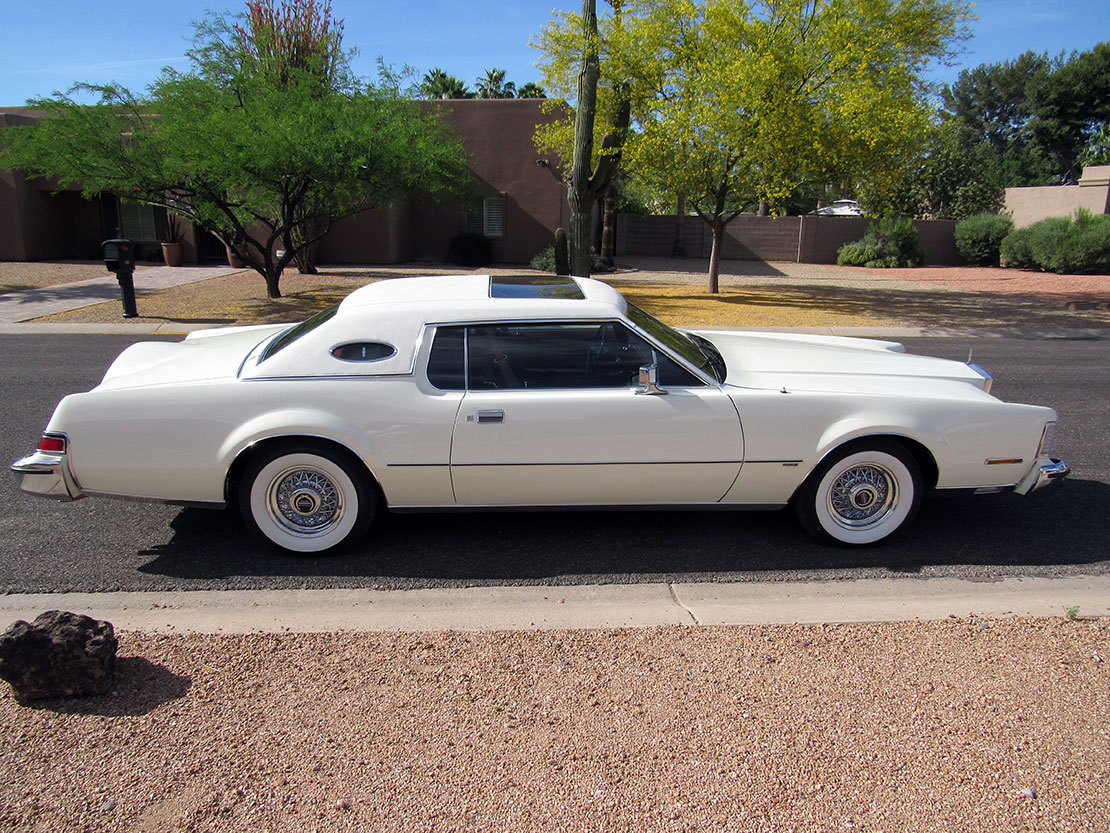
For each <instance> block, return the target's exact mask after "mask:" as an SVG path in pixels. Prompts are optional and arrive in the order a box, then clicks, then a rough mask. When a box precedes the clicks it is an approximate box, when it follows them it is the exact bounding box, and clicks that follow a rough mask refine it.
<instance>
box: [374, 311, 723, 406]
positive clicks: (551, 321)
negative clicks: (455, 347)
mask: <svg viewBox="0 0 1110 833" xmlns="http://www.w3.org/2000/svg"><path fill="white" fill-rule="evenodd" d="M529 324H534V325H537V326H545V325H557V324H621V325H622V326H624V327H626V328H627V329H628V330H629V331H630V332H633V333H635V334H636V335H637V336H638V337H640V338H642V339H643V340H644V341H645V342H646V343H647V344H648V346H650V347H651V348H652V349H654V350H656V351H658V352H660V353H662V354H663V355H664V356H666V357H667V358H669V359H670V360H671V361H673V362H674V363H675V364H676V365H678V366H679V367H680V368H682V369H683V370H685V371H687V372H689V373H690V375H692V376H693V377H694V378H695V379H697V380H699V381H700V382H701V383H702V384H701V385H698V386H690V385H660V387H662V388H664V389H665V390H697V389H698V388H699V387H707V388H715V389H717V390H721V389H722V388H723V387H724V383H723V382H718V381H717V380H716V379H714V378H713V377H712V376H709V375H708V374H706V373H705V372H704V371H702V370H701V369H700V368H698V367H695V366H694V365H692V364H691V363H690V362H688V361H686V360H685V359H683V358H682V357H681V356H677V355H675V354H674V353H672V352H671V351H670V350H668V349H667V348H666V347H664V346H663V345H662V344H660V343H659V342H658V341H657V340H656V339H654V338H652V337H651V336H650V335H649V334H648V333H646V332H645V331H644V330H642V329H640V328H639V327H637V326H636V325H635V324H634V323H633V322H632V321H631V320H629V319H627V318H621V317H618V318H612V317H608V318H527V319H519V318H513V319H505V318H500V319H493V320H484V319H477V320H465V321H429V322H427V323H425V324H424V326H423V329H422V333H421V338H420V342H423V341H424V339H425V338H426V336H425V333H426V332H427V331H428V330H433V329H438V328H439V327H464V328H465V330H464V333H465V335H464V338H463V351H464V354H463V369H464V373H465V377H466V389H465V390H466V392H467V393H470V392H472V391H473V388H471V387H470V364H469V356H470V328H471V327H488V326H491V325H501V326H506V327H512V326H526V325H529ZM421 346H422V345H421V344H418V346H417V352H416V354H414V357H415V356H416V355H419V352H420V347H421ZM429 347H430V343H429ZM430 358H431V353H430V351H429V354H428V356H427V357H426V358H425V360H424V362H423V365H424V378H425V379H427V378H428V359H430ZM383 375H384V374H383ZM428 384H429V385H431V384H432V383H431V381H428ZM432 387H435V385H432ZM436 390H440V388H436ZM517 390H529V391H539V390H543V391H571V390H574V391H583V390H587V391H588V390H592V391H599V390H626V388H623V387H614V388H582V387H577V388H505V389H502V390H501V392H502V393H511V392H513V391H517ZM627 390H634V386H629V387H628V388H627ZM475 392H477V393H484V392H485V391H475Z"/></svg>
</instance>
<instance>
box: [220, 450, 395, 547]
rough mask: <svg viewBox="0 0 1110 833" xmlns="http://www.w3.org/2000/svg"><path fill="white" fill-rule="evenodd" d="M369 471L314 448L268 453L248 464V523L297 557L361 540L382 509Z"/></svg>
mask: <svg viewBox="0 0 1110 833" xmlns="http://www.w3.org/2000/svg"><path fill="white" fill-rule="evenodd" d="M377 504H378V499H377V494H376V493H375V490H374V487H373V483H372V482H371V479H370V476H369V473H368V472H367V471H366V469H365V467H364V466H362V464H361V463H359V462H358V461H357V460H355V459H354V458H353V457H351V456H350V455H348V454H344V453H342V452H340V451H339V450H336V449H332V448H328V447H323V446H319V447H317V446H313V445H303V446H298V445H286V446H281V447H275V448H270V449H265V450H263V451H261V452H259V453H258V454H257V455H256V456H255V457H254V458H252V459H251V460H250V462H249V463H248V464H247V467H246V469H245V470H244V471H243V477H242V479H241V481H240V486H239V508H240V511H241V512H242V515H243V519H244V520H245V521H246V523H247V525H248V526H249V527H250V528H251V529H252V530H253V531H254V532H255V533H257V534H258V535H260V536H261V537H262V538H264V539H265V540H267V541H269V542H270V543H272V544H275V545H276V546H278V547H280V548H282V549H283V550H287V551H289V552H292V553H298V554H302V555H319V554H322V553H326V552H331V551H334V550H336V549H339V548H341V547H345V546H348V545H350V544H353V543H355V542H356V541H358V540H359V539H360V538H361V537H362V536H363V535H364V534H365V533H366V530H367V529H368V528H369V526H370V522H371V521H372V520H373V519H374V514H375V512H376V510H377Z"/></svg>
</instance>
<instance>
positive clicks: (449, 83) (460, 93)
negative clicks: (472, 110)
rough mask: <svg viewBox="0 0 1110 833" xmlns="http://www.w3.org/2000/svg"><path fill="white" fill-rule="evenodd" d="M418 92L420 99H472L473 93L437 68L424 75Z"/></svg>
mask: <svg viewBox="0 0 1110 833" xmlns="http://www.w3.org/2000/svg"><path fill="white" fill-rule="evenodd" d="M418 92H419V94H420V97H421V98H431V99H436V98H474V93H473V92H471V91H470V89H469V88H468V87H467V86H466V84H464V83H463V81H462V80H461V79H459V78H456V77H455V76H454V75H448V74H447V73H446V72H444V71H443V70H442V69H440V68H439V67H436V68H435V69H433V70H432V71H431V72H427V73H425V74H424V80H422V81H421V82H420V86H419V88H418Z"/></svg>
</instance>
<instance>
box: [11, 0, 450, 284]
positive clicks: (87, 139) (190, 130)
mask: <svg viewBox="0 0 1110 833" xmlns="http://www.w3.org/2000/svg"><path fill="white" fill-rule="evenodd" d="M256 10H258V11H259V13H256ZM310 11H311V12H312V15H311V16H310V17H306V15H307V14H308V13H309V12H310ZM290 26H294V27H300V28H295V29H292V30H291V29H290ZM340 34H341V27H340V26H339V25H338V24H337V23H335V22H334V21H333V20H332V19H331V14H330V7H329V6H328V5H327V4H326V3H324V4H322V5H321V4H318V3H316V2H315V0H294V1H293V2H283V3H282V4H281V5H280V7H274V6H273V4H272V0H263V2H261V3H257V4H252V5H251V7H250V8H249V13H248V14H247V15H246V16H244V17H242V18H240V19H238V20H237V21H236V22H230V21H228V20H227V19H225V18H223V17H222V16H219V15H216V16H210V17H209V18H208V19H206V21H205V22H204V23H203V24H200V25H199V26H198V28H197V33H196V40H195V42H194V44H195V45H194V49H193V50H192V51H191V52H190V58H191V60H192V64H193V66H192V69H191V70H190V71H189V72H187V73H178V72H174V71H173V70H170V69H166V70H164V71H163V73H162V75H161V76H160V77H159V78H158V80H157V81H155V82H154V83H153V84H152V85H151V86H150V88H149V89H148V93H147V95H145V96H136V95H134V94H132V93H131V92H129V91H128V90H126V89H124V88H122V87H119V86H115V85H99V86H98V85H91V86H90V85H78V86H77V87H75V88H74V90H71V93H72V92H74V91H83V92H91V93H94V94H96V95H99V103H98V104H96V105H94V106H82V105H79V104H78V103H77V102H76V101H74V99H73V98H72V97H70V96H69V95H62V94H56V95H55V96H54V97H52V98H48V99H41V100H38V101H35V102H32V105H33V106H35V107H37V108H39V109H41V110H43V111H44V114H45V115H46V118H43V119H41V120H40V121H39V122H38V123H37V124H35V125H29V126H21V127H15V128H12V129H9V130H8V131H6V132H5V133H4V135H3V136H2V137H0V143H2V145H3V146H4V149H3V151H2V152H0V164H2V165H4V166H6V167H11V168H19V169H22V170H24V171H26V172H27V173H29V174H31V175H34V176H43V177H55V178H57V180H58V181H59V182H60V183H61V184H62V185H63V186H66V185H74V184H80V185H81V186H82V187H83V189H84V193H85V195H86V196H92V195H96V194H101V193H113V194H116V195H118V196H120V197H122V198H125V199H129V200H133V201H138V202H144V203H148V204H151V205H156V206H165V207H166V208H167V209H168V210H170V211H172V212H174V213H176V214H177V215H179V216H182V217H185V218H187V219H189V220H191V221H192V222H193V223H195V224H196V225H197V226H198V227H199V228H201V229H204V230H208V231H211V232H212V233H213V234H215V235H216V236H217V237H218V238H219V239H220V240H222V241H223V242H224V243H226V244H227V245H229V246H234V247H235V249H236V250H237V252H238V253H239V254H240V255H241V256H242V257H244V259H245V260H246V262H247V263H248V264H249V265H250V266H251V268H253V269H254V270H255V271H257V272H258V273H259V274H260V275H262V276H263V278H264V279H265V282H266V289H267V294H268V295H269V296H270V297H271V298H278V297H280V296H281V292H280V283H279V282H280V277H281V273H282V270H283V269H284V268H285V266H286V265H287V264H288V263H289V262H290V261H291V260H292V259H293V258H294V257H295V256H296V255H297V253H298V252H299V251H301V250H302V249H303V248H304V247H306V246H309V245H311V244H313V243H315V242H316V241H318V240H319V239H320V238H321V237H322V236H323V235H324V234H325V233H326V232H327V231H328V229H330V228H331V226H332V224H333V223H335V222H336V221H337V220H339V219H340V218H343V217H347V216H351V215H353V214H356V213H358V212H361V211H364V210H366V209H368V208H373V207H379V206H384V205H387V204H389V203H391V202H394V201H396V200H400V199H403V198H406V197H417V196H420V197H423V196H428V197H432V198H437V197H443V196H448V195H455V194H458V193H459V192H460V190H461V183H463V182H465V181H466V178H467V177H468V174H467V172H466V166H465V161H464V159H463V155H462V150H461V146H460V143H459V141H458V140H457V138H455V137H454V136H453V135H452V134H451V133H450V132H449V130H448V128H447V127H446V126H445V125H444V123H443V122H442V121H441V120H440V119H439V118H438V117H437V115H436V114H434V113H426V112H422V111H421V109H420V108H419V106H418V105H417V104H416V103H414V102H409V101H406V100H404V99H403V97H402V96H401V94H400V92H399V91H398V90H397V89H396V88H395V87H393V86H391V85H388V84H364V83H363V82H360V81H358V80H356V79H354V78H353V77H352V76H351V74H350V72H349V65H348V63H347V61H346V55H345V54H344V53H343V52H342V49H341V36H340ZM306 45H307V46H308V47H309V53H310V54H308V55H305V54H304V53H303V52H302V51H300V47H301V46H306ZM313 45H315V48H313ZM278 249H284V253H283V254H282V256H281V257H278V256H277V255H276V251H277V250H278Z"/></svg>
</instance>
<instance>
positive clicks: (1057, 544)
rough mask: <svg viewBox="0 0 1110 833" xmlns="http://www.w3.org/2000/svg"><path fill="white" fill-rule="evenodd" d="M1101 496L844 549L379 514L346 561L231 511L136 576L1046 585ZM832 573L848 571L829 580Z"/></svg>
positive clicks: (1082, 494)
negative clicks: (965, 577) (968, 570)
mask: <svg viewBox="0 0 1110 833" xmlns="http://www.w3.org/2000/svg"><path fill="white" fill-rule="evenodd" d="M1107 505H1110V485H1107V484H1105V483H1102V482H1098V481H1084V480H1075V481H1069V482H1068V483H1067V484H1066V485H1065V487H1064V489H1062V490H1060V491H1058V492H1056V493H1055V494H1051V495H1046V496H1044V497H1038V498H1024V497H1019V496H1016V495H984V496H977V497H971V496H944V495H943V493H942V494H941V495H938V496H937V497H935V498H934V499H932V500H928V501H926V502H925V504H924V505H923V507H922V511H921V513H920V515H919V516H918V518H917V520H916V522H915V523H914V524H913V525H912V526H911V528H910V529H908V530H907V531H906V532H905V534H903V535H901V536H900V537H898V538H896V539H895V540H893V541H890V542H888V543H886V544H881V545H878V546H875V547H870V548H865V549H845V548H840V547H832V546H824V545H822V544H819V543H817V542H815V541H813V540H811V539H810V538H808V537H807V536H806V535H805V534H804V533H803V532H802V531H801V529H800V528H799V527H798V525H797V523H796V522H795V519H794V516H793V513H792V512H790V511H782V512H769V513H745V512H676V511H641V512H615V511H596V512H582V511H575V512H496V513H442V514H404V515H400V514H397V515H386V516H383V517H382V518H380V519H379V520H378V521H377V522H376V523H375V526H374V527H373V528H372V529H371V531H370V533H369V534H368V535H367V537H366V538H365V539H364V540H363V541H362V542H361V543H359V544H358V545H357V546H356V547H354V548H353V549H352V550H351V551H349V552H346V553H341V554H337V555H330V556H324V557H311V558H304V557H297V556H292V555H288V554H285V553H282V552H280V551H277V550H274V549H272V548H270V547H268V546H266V545H265V544H262V543H259V542H257V541H255V540H254V539H253V538H251V537H250V536H249V535H248V534H247V532H246V531H245V529H244V528H243V526H242V524H241V522H240V521H239V518H238V515H237V513H235V512H232V511H226V512H212V511H209V510H202V509H185V510H182V511H181V512H180V513H179V514H178V515H177V516H176V517H175V518H174V520H173V522H172V526H173V530H174V534H173V537H172V538H171V539H170V540H169V541H168V542H166V543H165V544H161V545H158V546H155V547H153V548H151V549H149V550H146V551H144V552H143V553H141V554H142V555H145V556H153V558H152V559H151V560H150V561H148V562H147V563H145V564H143V565H141V566H140V567H139V570H140V572H143V573H147V574H154V575H159V576H165V577H173V578H177V579H186V580H188V579H192V580H202V581H205V580H207V581H212V580H220V582H221V583H220V586H221V587H228V588H232V587H236V586H243V587H258V586H259V585H260V584H261V585H262V586H266V587H274V588H279V587H323V588H327V587H378V588H389V589H411V588H417V587H444V586H447V587H457V586H471V585H483V584H581V583H597V582H607V583H609V582H620V583H639V582H647V581H678V580H681V581H713V580H724V581H745V580H766V579H771V578H773V579H775V580H812V579H815V578H848V577H851V578H855V577H862V576H865V575H866V576H869V577H875V576H881V575H889V574H914V573H918V572H921V571H923V570H925V569H930V570H931V571H933V572H936V571H937V569H938V568H939V572H943V573H950V574H960V572H961V571H960V567H961V566H962V565H969V566H973V565H986V566H989V567H998V568H1001V570H1000V572H1006V570H1007V568H1022V569H1023V571H1028V569H1029V568H1032V570H1033V571H1034V572H1040V573H1042V574H1052V573H1053V572H1054V571H1058V570H1059V569H1060V568H1062V567H1066V566H1069V565H1083V564H1093V563H1096V562H1101V561H1105V560H1106V559H1107V557H1108V553H1110V527H1108V526H1107V524H1106V522H1105V518H1104V508H1105V507H1106V506H1107ZM836 571H844V573H845V574H843V575H839V576H838V575H836V574H835V572H836Z"/></svg>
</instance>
